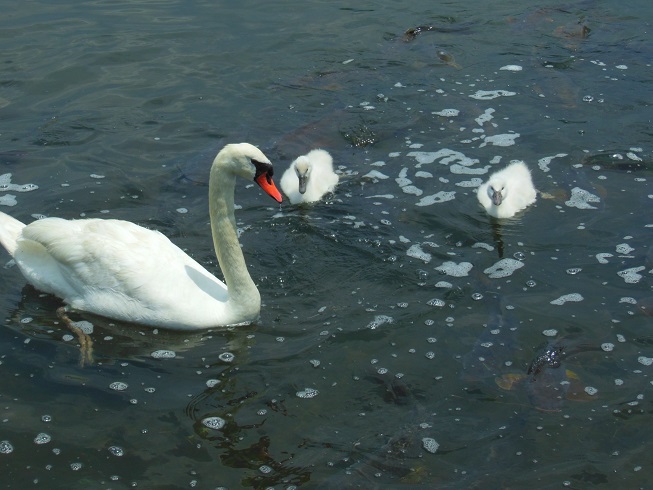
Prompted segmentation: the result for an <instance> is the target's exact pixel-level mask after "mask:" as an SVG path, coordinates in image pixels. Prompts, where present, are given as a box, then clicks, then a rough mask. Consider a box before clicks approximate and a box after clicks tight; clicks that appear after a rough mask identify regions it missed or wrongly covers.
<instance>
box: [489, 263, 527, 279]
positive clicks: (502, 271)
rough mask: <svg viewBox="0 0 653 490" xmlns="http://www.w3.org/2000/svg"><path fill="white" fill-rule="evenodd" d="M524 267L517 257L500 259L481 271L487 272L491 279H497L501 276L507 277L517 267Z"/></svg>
mask: <svg viewBox="0 0 653 490" xmlns="http://www.w3.org/2000/svg"><path fill="white" fill-rule="evenodd" d="M522 267H524V263H523V262H521V261H519V260H517V259H511V258H506V259H501V260H500V261H499V262H497V263H496V264H494V265H493V266H492V267H488V268H487V269H485V270H484V271H483V272H484V273H485V274H487V275H488V276H489V277H490V278H492V279H498V278H501V277H508V276H511V275H512V274H513V272H515V271H516V270H517V269H521V268H522Z"/></svg>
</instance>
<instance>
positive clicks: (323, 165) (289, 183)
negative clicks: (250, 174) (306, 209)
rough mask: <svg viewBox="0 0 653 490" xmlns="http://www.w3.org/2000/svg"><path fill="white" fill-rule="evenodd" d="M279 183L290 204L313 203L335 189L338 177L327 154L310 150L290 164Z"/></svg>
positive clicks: (322, 151)
mask: <svg viewBox="0 0 653 490" xmlns="http://www.w3.org/2000/svg"><path fill="white" fill-rule="evenodd" d="M279 183H280V185H281V189H282V190H283V192H284V194H285V195H286V196H288V199H289V200H290V202H291V203H293V204H297V203H299V202H315V201H319V200H320V199H321V198H322V196H323V195H324V194H326V193H327V192H332V191H333V189H335V187H336V185H337V184H338V175H337V174H336V173H335V172H334V171H333V159H332V158H331V155H329V153H328V152H326V151H324V150H312V151H310V152H308V153H307V154H306V155H302V156H300V157H298V158H297V159H296V160H295V161H294V162H292V163H291V164H290V167H288V169H287V170H286V171H285V172H284V173H283V176H282V177H281V181H280V182H279Z"/></svg>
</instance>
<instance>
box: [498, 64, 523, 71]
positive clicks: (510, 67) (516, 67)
mask: <svg viewBox="0 0 653 490" xmlns="http://www.w3.org/2000/svg"><path fill="white" fill-rule="evenodd" d="M522 69H523V68H522V67H521V66H520V65H506V66H502V67H501V68H499V70H504V71H522Z"/></svg>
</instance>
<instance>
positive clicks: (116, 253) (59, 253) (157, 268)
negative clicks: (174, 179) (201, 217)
mask: <svg viewBox="0 0 653 490" xmlns="http://www.w3.org/2000/svg"><path fill="white" fill-rule="evenodd" d="M23 237H24V239H25V240H32V241H34V242H38V243H39V244H41V245H42V246H43V247H44V248H45V250H46V251H47V253H48V255H49V256H50V257H51V258H52V259H53V260H54V261H55V262H56V265H57V268H58V273H59V279H58V280H59V281H60V282H61V281H62V280H63V281H65V282H66V283H67V284H69V285H70V286H71V287H72V288H73V289H74V290H75V291H76V294H77V296H78V297H91V296H95V295H97V294H102V292H107V294H114V295H120V296H123V297H125V298H131V299H132V300H136V301H140V302H142V303H143V304H144V305H145V304H147V305H150V306H152V307H156V305H157V304H165V303H166V302H167V301H169V296H170V295H174V294H176V293H177V291H179V290H182V291H183V290H184V289H188V288H187V284H189V283H196V282H197V279H196V277H191V276H190V275H189V270H193V271H198V272H199V275H202V276H203V277H206V278H207V280H208V282H213V283H217V281H216V280H215V278H213V276H211V275H210V274H209V273H208V272H207V271H206V270H205V269H204V268H203V267H202V266H201V265H199V264H198V263H197V262H195V261H194V260H193V259H191V258H190V257H189V256H188V255H186V254H185V253H184V252H183V251H181V249H179V248H178V247H177V246H176V245H174V244H173V243H172V242H171V241H170V240H168V238H166V237H165V236H164V235H163V234H161V233H159V232H158V231H153V230H148V229H146V228H143V227H141V226H138V225H136V224H134V223H130V222H128V221H120V220H101V219H97V220H95V219H90V220H64V219H59V218H47V219H44V220H39V221H35V222H33V223H31V224H30V225H29V226H27V227H26V228H25V230H24V232H23ZM194 276H198V274H194ZM35 285H36V286H37V287H38V286H39V285H38V284H35ZM219 286H222V288H221V287H219ZM45 289H46V290H48V292H54V294H57V295H61V296H63V297H64V299H66V300H72V298H70V297H69V296H70V293H69V294H67V295H62V294H61V293H59V292H57V291H52V290H51V288H45ZM221 289H225V288H224V286H223V285H221V284H219V283H218V284H217V287H215V284H214V288H213V294H214V295H218V294H221ZM222 295H223V297H226V289H225V291H224V293H223V294H222Z"/></svg>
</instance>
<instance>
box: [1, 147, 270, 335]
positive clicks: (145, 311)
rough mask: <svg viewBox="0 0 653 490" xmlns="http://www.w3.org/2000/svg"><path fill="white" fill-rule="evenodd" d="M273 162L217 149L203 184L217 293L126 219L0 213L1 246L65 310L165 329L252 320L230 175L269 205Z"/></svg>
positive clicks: (193, 266) (166, 244) (162, 240)
mask: <svg viewBox="0 0 653 490" xmlns="http://www.w3.org/2000/svg"><path fill="white" fill-rule="evenodd" d="M272 173H273V171H272V164H271V163H270V160H268V158H267V157H266V156H265V155H264V154H263V153H262V152H261V151H260V150H259V149H258V148H256V147H255V146H252V145H250V144H249V143H240V144H232V145H227V146H225V147H224V148H223V149H222V150H221V151H220V152H219V153H218V155H217V156H216V157H215V160H214V161H213V165H212V166H211V172H210V179H209V213H210V217H211V230H212V234H213V244H214V246H215V252H216V255H217V257H218V262H219V263H220V268H221V269H222V273H223V274H224V278H225V281H226V285H225V284H224V283H223V282H222V281H220V280H219V279H217V278H215V277H214V276H213V275H212V274H211V273H209V272H208V271H207V270H206V269H205V268H204V267H202V266H201V265H200V264H198V263H197V262H196V261H195V260H193V259H192V258H190V257H189V256H188V255H187V254H186V253H184V252H183V251H182V250H181V249H180V248H178V247H177V246H176V245H174V244H173V243H172V242H171V241H170V240H168V239H167V238H166V237H165V236H164V235H163V234H161V233H159V232H158V231H153V230H148V229H146V228H142V227H140V226H138V225H136V224H134V223H131V222H129V221H121V220H112V219H108V220H104V219H80V220H65V219H60V218H45V219H42V220H38V221H34V222H33V223H30V224H29V225H25V224H23V223H21V222H20V221H18V220H16V219H14V218H12V217H10V216H8V215H6V214H4V213H0V243H2V245H3V246H4V247H5V248H6V249H7V251H8V252H9V254H10V255H12V256H13V258H14V260H15V261H16V264H17V265H18V267H19V268H20V270H21V272H22V273H23V275H24V276H25V278H26V279H27V281H28V282H29V283H30V284H32V285H33V286H34V287H36V288H37V289H39V290H41V291H44V292H46V293H51V294H54V295H56V296H59V297H60V298H62V299H63V300H64V301H65V302H66V303H67V304H68V305H70V307H72V308H73V309H77V310H83V311H88V312H91V313H95V314H97V315H101V316H105V317H108V318H113V319H116V320H122V321H126V322H134V323H140V324H145V325H151V326H158V327H163V328H169V329H173V330H198V329H204V328H209V327H216V326H226V325H238V324H246V323H250V322H252V321H255V320H256V319H257V318H258V316H259V312H260V308H261V296H260V294H259V292H258V289H257V288H256V285H255V284H254V281H252V278H251V277H250V275H249V273H248V272H247V266H246V265H245V259H244V257H243V253H242V251H241V249H240V244H239V243H238V235H237V233H236V221H235V218H234V188H235V186H236V177H238V176H240V177H244V178H246V179H248V180H254V181H255V182H256V183H257V184H258V185H259V186H261V188H262V189H263V190H264V191H265V192H266V193H267V194H269V195H270V196H272V197H273V198H274V199H276V200H277V201H278V202H281V199H282V198H281V194H280V193H279V191H278V190H277V188H276V186H275V185H274V182H273V181H272Z"/></svg>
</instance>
